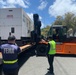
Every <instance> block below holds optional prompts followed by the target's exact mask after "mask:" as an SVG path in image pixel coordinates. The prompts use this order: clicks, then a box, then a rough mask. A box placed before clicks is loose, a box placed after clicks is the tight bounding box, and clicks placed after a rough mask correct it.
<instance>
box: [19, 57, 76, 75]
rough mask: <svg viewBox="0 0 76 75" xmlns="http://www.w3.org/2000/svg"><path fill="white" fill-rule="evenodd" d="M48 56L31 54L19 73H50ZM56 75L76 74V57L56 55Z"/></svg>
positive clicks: (36, 74) (26, 74) (20, 74)
mask: <svg viewBox="0 0 76 75" xmlns="http://www.w3.org/2000/svg"><path fill="white" fill-rule="evenodd" d="M48 67H49V64H48V60H47V58H46V57H36V56H31V57H29V58H28V60H27V61H25V62H24V63H23V65H22V66H21V67H20V70H19V75H50V74H49V73H47V72H48V70H47V68H48ZM54 73H55V75H76V57H63V56H55V59H54Z"/></svg>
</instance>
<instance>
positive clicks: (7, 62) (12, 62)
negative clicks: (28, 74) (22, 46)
mask: <svg viewBox="0 0 76 75" xmlns="http://www.w3.org/2000/svg"><path fill="white" fill-rule="evenodd" d="M17 61H18V59H16V60H12V61H5V60H3V63H4V64H14V63H16V62H17Z"/></svg>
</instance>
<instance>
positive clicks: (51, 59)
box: [48, 55, 54, 73]
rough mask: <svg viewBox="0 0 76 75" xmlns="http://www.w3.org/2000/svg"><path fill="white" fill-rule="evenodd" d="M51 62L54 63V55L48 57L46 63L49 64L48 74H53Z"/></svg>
mask: <svg viewBox="0 0 76 75" xmlns="http://www.w3.org/2000/svg"><path fill="white" fill-rule="evenodd" d="M53 61H54V55H48V63H49V66H50V67H49V70H50V73H54V69H53Z"/></svg>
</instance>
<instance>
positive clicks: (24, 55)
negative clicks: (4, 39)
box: [18, 47, 35, 68]
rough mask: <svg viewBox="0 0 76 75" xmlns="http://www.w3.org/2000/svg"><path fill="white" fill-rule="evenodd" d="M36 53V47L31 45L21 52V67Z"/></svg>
mask: <svg viewBox="0 0 76 75" xmlns="http://www.w3.org/2000/svg"><path fill="white" fill-rule="evenodd" d="M34 55H35V51H34V47H31V48H29V49H27V50H25V51H24V52H22V53H20V54H19V56H18V63H19V68H20V67H21V66H22V65H23V64H24V63H26V61H27V60H28V59H29V58H30V57H31V56H34Z"/></svg>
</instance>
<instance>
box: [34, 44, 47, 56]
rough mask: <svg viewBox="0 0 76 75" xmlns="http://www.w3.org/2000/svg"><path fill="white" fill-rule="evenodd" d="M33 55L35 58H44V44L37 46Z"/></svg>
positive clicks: (45, 51) (45, 47) (45, 50)
mask: <svg viewBox="0 0 76 75" xmlns="http://www.w3.org/2000/svg"><path fill="white" fill-rule="evenodd" d="M35 53H36V56H46V53H47V46H46V45H45V44H40V45H37V47H36V50H35Z"/></svg>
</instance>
